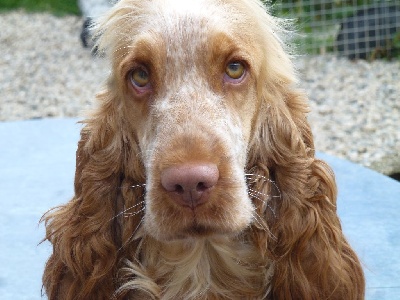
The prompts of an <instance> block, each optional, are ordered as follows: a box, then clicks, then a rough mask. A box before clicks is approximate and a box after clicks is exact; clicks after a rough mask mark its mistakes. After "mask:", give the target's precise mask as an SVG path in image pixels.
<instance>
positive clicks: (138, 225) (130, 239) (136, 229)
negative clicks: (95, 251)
mask: <svg viewBox="0 0 400 300" xmlns="http://www.w3.org/2000/svg"><path fill="white" fill-rule="evenodd" d="M143 220H144V217H143V218H141V219H140V222H139V223H138V224H137V226H136V228H135V230H134V231H133V232H132V234H131V236H130V237H129V238H128V239H127V240H126V242H125V243H124V244H123V245H122V246H121V247H120V248H119V249H118V251H121V250H122V249H123V248H124V247H125V246H126V245H128V244H129V243H130V242H131V241H132V240H133V239H134V236H135V234H136V232H137V231H138V229H139V228H140V226H141V225H142V223H143Z"/></svg>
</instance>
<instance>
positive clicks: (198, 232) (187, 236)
mask: <svg viewBox="0 0 400 300" xmlns="http://www.w3.org/2000/svg"><path fill="white" fill-rule="evenodd" d="M249 225H250V223H248V224H247V223H246V224H243V226H240V227H239V228H238V227H236V228H235V229H232V228H227V227H225V226H223V227H219V226H209V225H204V224H199V223H198V222H196V221H193V223H192V224H190V225H189V224H188V225H186V226H184V227H182V228H176V229H175V230H174V231H164V230H155V231H154V230H148V229H147V230H146V231H147V233H148V234H149V235H150V236H152V237H153V238H154V239H156V240H158V241H160V242H170V241H179V240H193V239H207V238H213V237H218V236H237V235H239V234H240V233H241V232H242V231H244V230H245V229H246V228H248V226H249ZM159 228H160V227H159Z"/></svg>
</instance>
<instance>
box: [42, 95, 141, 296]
mask: <svg viewBox="0 0 400 300" xmlns="http://www.w3.org/2000/svg"><path fill="white" fill-rule="evenodd" d="M98 98H99V100H100V101H101V106H100V108H99V109H98V112H97V113H96V114H95V115H93V116H92V117H91V118H90V119H89V120H87V121H85V122H84V123H86V125H85V127H84V128H83V129H82V130H81V140H80V141H79V144H78V150H77V154H76V174H75V196H74V197H73V199H72V200H71V201H70V202H68V203H67V204H65V205H62V206H60V207H58V208H56V209H55V210H53V211H50V212H48V213H47V214H45V215H44V216H43V218H42V221H44V222H45V225H46V238H45V239H47V240H49V241H50V242H51V243H52V245H53V254H52V255H51V257H50V258H49V260H48V261H47V264H46V267H45V272H44V275H43V285H44V288H45V290H46V293H47V295H48V298H49V299H89V298H90V299H110V298H111V297H112V295H113V293H114V291H115V290H116V289H117V288H116V287H115V284H116V283H115V282H114V281H113V278H114V275H115V274H116V272H117V268H118V263H119V258H120V257H121V256H122V252H123V249H122V247H123V246H124V243H125V242H124V241H126V240H127V239H129V238H131V236H130V235H129V236H127V233H126V232H125V231H124V232H122V229H121V228H122V226H121V223H122V222H125V221H124V218H123V217H122V215H123V214H121V212H122V211H123V210H124V207H131V206H133V205H134V204H132V203H129V202H135V201H136V200H137V199H138V197H137V195H134V194H133V193H134V192H132V191H129V189H127V187H129V186H131V185H134V184H135V182H137V181H136V180H134V179H133V178H138V177H141V176H140V175H138V174H140V172H136V170H138V169H140V168H139V167H138V162H137V161H135V162H134V161H131V160H132V159H133V160H134V159H137V156H136V155H131V151H133V150H132V147H135V145H136V143H135V142H134V141H131V138H132V137H130V136H129V135H128V134H125V133H124V130H123V124H122V121H121V119H122V118H120V117H116V115H117V114H120V112H119V111H118V107H117V101H115V99H116V98H117V97H116V96H115V95H112V94H111V93H110V92H104V93H102V94H100V95H99V96H98ZM128 145H129V146H128ZM135 150H136V151H137V149H135ZM133 152H135V151H133ZM124 160H125V161H124ZM127 165H128V166H130V169H123V168H124V166H127ZM135 167H136V168H135ZM141 182H143V178H141ZM129 199H130V200H129ZM139 220H140V219H139ZM129 222H130V226H124V227H126V228H127V230H131V231H130V233H129V234H132V232H133V231H132V226H135V222H136V223H138V222H139V221H138V220H137V218H129ZM136 226H137V225H136Z"/></svg>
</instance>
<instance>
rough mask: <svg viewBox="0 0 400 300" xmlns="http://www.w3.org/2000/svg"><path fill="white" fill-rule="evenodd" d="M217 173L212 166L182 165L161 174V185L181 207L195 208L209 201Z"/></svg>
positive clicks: (216, 179) (216, 180) (215, 167)
mask: <svg viewBox="0 0 400 300" xmlns="http://www.w3.org/2000/svg"><path fill="white" fill-rule="evenodd" d="M218 178H219V171H218V168H217V166H216V165H214V164H184V165H178V166H174V167H169V168H167V169H165V170H163V171H162V172H161V185H162V186H163V187H164V189H165V190H166V191H167V192H170V195H171V196H172V198H173V199H174V200H175V201H176V202H177V203H178V204H180V205H182V206H189V207H191V208H195V207H196V206H198V205H199V204H202V203H204V202H206V201H207V200H208V199H209V194H210V190H211V189H212V188H213V187H214V186H215V185H216V184H217V182H218Z"/></svg>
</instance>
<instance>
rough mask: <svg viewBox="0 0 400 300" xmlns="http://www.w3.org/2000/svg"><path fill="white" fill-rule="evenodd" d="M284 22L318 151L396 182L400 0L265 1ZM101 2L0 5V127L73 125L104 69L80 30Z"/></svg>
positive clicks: (29, 0) (15, 0) (11, 0)
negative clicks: (44, 122)
mask: <svg viewBox="0 0 400 300" xmlns="http://www.w3.org/2000/svg"><path fill="white" fill-rule="evenodd" d="M264 2H265V5H266V6H267V7H268V8H269V11H270V12H271V13H272V14H273V15H275V16H277V17H279V18H283V19H286V20H288V23H293V24H294V26H292V27H291V28H292V29H294V32H292V33H290V40H288V41H287V43H288V44H289V45H290V46H289V48H290V49H292V52H293V54H294V56H293V61H294V63H295V65H296V67H297V70H298V74H299V86H300V87H301V88H303V89H305V90H306V92H307V94H308V95H309V98H310V109H311V112H310V114H309V121H310V123H311V125H312V129H313V132H314V135H315V146H316V150H317V151H322V152H326V153H329V154H333V155H335V156H338V157H341V158H345V159H348V160H351V161H353V162H356V163H358V164H361V165H363V166H366V167H368V168H371V169H373V170H375V171H377V172H380V173H382V174H385V175H388V176H391V177H392V178H395V179H399V178H400V1H399V0H330V1H328V0H271V1H264ZM111 5H112V3H110V2H109V1H108V0H86V1H85V0H79V1H74V0H64V1H57V0H0V25H1V30H0V47H1V49H0V50H1V53H2V55H1V56H0V122H6V121H18V120H27V119H41V118H65V117H78V118H82V117H83V116H84V115H85V112H86V111H87V110H88V109H90V108H91V107H92V106H93V104H94V102H95V101H94V100H95V94H96V93H97V92H99V91H100V90H101V88H102V85H103V84H104V81H105V79H106V77H107V74H108V72H109V68H108V65H107V62H105V61H104V60H103V59H101V58H95V57H94V56H93V55H92V53H91V50H90V47H91V45H92V42H91V37H90V32H89V31H88V30H87V27H88V26H89V25H90V24H91V22H93V19H94V18H95V17H96V16H98V15H99V14H101V13H103V12H104V11H106V10H107V9H109V7H111Z"/></svg>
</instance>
